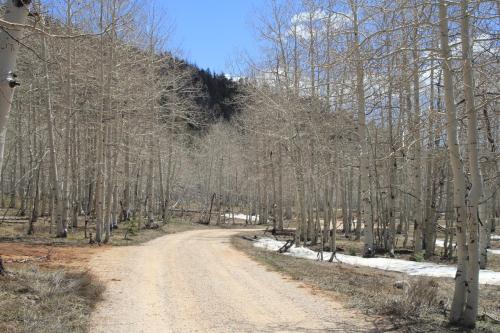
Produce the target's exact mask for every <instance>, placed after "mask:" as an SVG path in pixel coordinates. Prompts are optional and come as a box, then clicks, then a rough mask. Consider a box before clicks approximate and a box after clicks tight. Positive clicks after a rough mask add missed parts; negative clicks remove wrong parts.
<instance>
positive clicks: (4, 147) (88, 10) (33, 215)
mask: <svg viewBox="0 0 500 333" xmlns="http://www.w3.org/2000/svg"><path fill="white" fill-rule="evenodd" d="M265 3H266V4H265V6H264V8H261V9H260V10H259V15H257V16H256V17H255V18H254V19H255V21H256V22H255V24H254V25H255V29H256V34H257V35H258V38H259V45H260V48H261V51H260V57H259V58H258V59H248V60H246V62H247V63H246V64H245V67H244V68H245V70H244V72H243V73H238V77H237V78H235V77H236V76H234V77H231V76H230V75H225V74H224V73H213V72H211V70H210V69H200V68H198V67H197V65H195V64H190V63H189V61H187V60H184V59H183V58H182V56H181V55H179V54H176V52H175V51H174V50H169V49H168V47H167V45H168V43H167V39H168V36H165V34H164V31H163V30H162V29H160V25H161V23H162V22H161V18H160V17H159V16H156V15H153V14H152V13H149V12H148V11H147V10H145V9H142V8H141V5H140V3H139V2H136V1H132V0H130V1H129V0H123V1H118V0H99V1H74V0H54V1H29V0H7V1H4V4H3V5H2V7H0V8H1V9H0V14H1V16H2V19H1V20H0V29H1V30H0V73H1V75H2V77H1V81H0V170H1V171H0V172H1V177H0V207H1V208H0V213H2V215H3V218H2V219H1V221H0V242H3V241H7V240H9V239H10V240H12V239H14V238H15V237H17V236H15V235H18V234H19V235H22V236H19V237H21V238H22V239H23V240H28V241H29V240H30V239H34V238H36V237H42V235H43V237H47V239H50V240H60V239H66V238H70V239H73V238H74V239H79V241H83V242H84V244H87V243H89V242H90V243H92V244H94V245H95V244H99V245H100V244H102V245H105V244H111V243H112V241H113V237H118V236H115V234H116V233H117V231H116V230H117V229H118V230H120V229H123V230H128V232H130V233H131V234H133V233H135V232H142V230H154V229H159V228H160V229H161V228H162V227H163V226H166V225H169V224H172V223H174V222H175V221H177V220H178V219H182V218H184V217H185V216H190V218H191V221H192V222H193V223H194V224H200V225H208V226H211V227H220V226H228V227H230V225H235V226H239V227H240V228H249V227H251V228H263V229H265V230H266V232H267V235H268V237H271V240H272V239H274V240H275V241H281V240H283V242H286V243H283V244H280V246H278V247H277V248H276V249H274V250H279V251H280V252H287V251H288V252H290V251H291V250H292V249H302V248H303V249H306V250H312V251H314V252H313V257H314V256H317V257H318V258H320V257H321V260H323V259H324V261H330V262H331V261H334V260H335V258H336V257H337V256H338V257H339V258H340V255H342V254H347V253H348V252H352V253H350V254H351V255H352V256H357V257H359V258H360V259H361V258H363V259H368V260H372V259H373V260H374V259H375V257H377V258H386V259H387V260H389V261H390V260H397V259H401V260H407V261H411V262H415V263H418V262H424V263H437V264H440V265H449V266H450V267H451V266H453V272H454V274H453V275H454V277H453V278H454V280H453V282H452V283H453V291H452V292H451V293H450V294H449V295H448V296H449V305H448V308H445V309H444V312H445V315H446V321H448V322H449V323H451V324H453V325H456V326H461V327H468V328H473V327H474V326H476V324H477V321H478V320H479V319H478V318H480V317H481V313H483V312H484V311H483V310H482V309H481V306H480V302H481V297H483V295H484V294H485V293H482V292H481V290H482V288H483V284H482V282H481V278H480V277H482V275H481V274H483V272H486V274H490V273H493V275H491V276H493V278H492V280H491V281H493V282H491V283H489V284H491V285H495V288H496V289H495V293H494V294H493V295H499V290H498V285H499V284H500V276H499V275H495V274H499V273H496V272H497V271H500V260H499V258H500V251H499V250H498V248H500V237H499V236H498V235H500V232H498V228H499V227H500V226H499V223H500V222H499V221H500V193H499V189H500V149H499V142H500V107H499V105H500V104H499V96H500V86H499V81H500V77H499V54H500V53H499V50H500V40H499V27H500V4H499V2H498V1H488V0H449V1H448V0H425V1H420V0H397V1H386V0H381V1H370V0H342V1H333V0H269V1H266V2H265ZM214 42H215V41H214ZM16 221H17V222H18V223H17V222H16ZM15 222H16V223H17V224H15V225H16V228H15V229H13V230H14V231H12V230H11V229H5V228H6V227H5V226H6V225H9V223H11V224H12V223H15ZM266 228H267V229H266ZM2 229H3V230H2ZM132 229H134V230H132ZM83 232H84V234H83ZM120 235H121V234H120ZM30 237H31V238H30ZM120 237H121V236H120ZM125 237H127V234H125ZM247 238H248V237H247ZM256 245H257V244H256ZM272 246H275V245H272ZM272 246H271V247H272ZM282 246H283V247H282ZM348 249H351V250H348ZM200 250H201V251H203V249H200ZM325 253H326V254H325ZM292 254H293V252H292ZM3 255H4V254H3V253H2V252H1V251H0V256H3ZM372 262H373V261H372ZM1 263H2V262H1V260H0V272H1V271H2V270H3V269H4V268H3V265H2V264H1ZM331 274H335V271H332V273H331ZM419 288H426V287H425V286H420V287H419ZM493 297H495V296H493ZM497 301H498V299H497ZM486 312H487V313H490V314H491V313H493V317H494V316H495V315H497V316H498V315H500V311H499V308H498V303H497V304H496V307H494V308H492V309H487V311H486ZM497 318H498V319H497V320H496V323H497V324H498V320H500V317H497ZM497 328H498V326H497ZM151 331H154V329H151ZM181 331H182V330H181ZM214 331H217V330H214ZM221 331H223V330H221ZM228 331H231V330H228ZM256 331H258V330H256Z"/></svg>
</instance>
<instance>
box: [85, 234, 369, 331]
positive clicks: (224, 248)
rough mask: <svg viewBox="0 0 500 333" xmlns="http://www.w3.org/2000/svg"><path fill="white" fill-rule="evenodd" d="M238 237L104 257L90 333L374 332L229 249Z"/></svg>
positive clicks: (177, 242)
mask: <svg viewBox="0 0 500 333" xmlns="http://www.w3.org/2000/svg"><path fill="white" fill-rule="evenodd" d="M236 232H238V231H237V230H218V229H215V230H196V231H189V232H184V233H179V234H174V235H168V236H165V237H162V238H158V239H156V240H153V241H151V242H148V243H146V244H144V245H142V246H131V247H116V248H111V249H108V250H105V251H103V252H102V253H100V254H98V255H97V256H95V257H94V258H93V259H92V260H91V262H90V265H91V268H92V271H93V272H94V273H95V274H96V275H97V276H98V277H100V278H101V279H102V280H103V281H104V282H105V283H106V287H107V289H106V292H105V295H104V297H105V299H104V301H103V302H101V303H99V305H98V307H97V309H96V311H95V312H94V314H93V316H92V325H93V327H91V332H106V333H112V332H127V333H133V332H148V333H153V332H376V331H377V330H376V329H375V328H374V323H372V322H371V321H370V319H368V318H366V317H364V316H362V315H360V314H359V313H355V312H354V311H352V310H350V309H345V308H344V307H343V306H342V305H341V304H339V303H336V302H334V301H332V300H331V299H330V298H327V297H324V296H318V295H313V294H312V293H311V290H310V289H309V288H305V287H304V286H303V285H302V284H301V283H297V282H292V281H290V280H289V279H285V278H284V277H283V276H282V275H281V274H279V273H276V272H270V271H267V270H266V269H265V268H264V267H263V266H261V265H259V264H258V263H256V262H254V261H252V260H251V259H249V258H248V257H247V256H246V255H245V254H243V253H241V252H239V251H237V250H235V249H234V248H232V246H231V244H230V237H231V236H232V235H233V234H235V233H236Z"/></svg>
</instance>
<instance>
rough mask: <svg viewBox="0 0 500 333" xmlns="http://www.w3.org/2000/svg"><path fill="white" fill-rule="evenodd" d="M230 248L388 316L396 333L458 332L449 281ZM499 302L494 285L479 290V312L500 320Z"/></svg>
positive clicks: (489, 326) (486, 328)
mask: <svg viewBox="0 0 500 333" xmlns="http://www.w3.org/2000/svg"><path fill="white" fill-rule="evenodd" d="M253 235H254V234H249V235H247V236H253ZM233 244H234V246H235V247H236V248H238V249H240V250H242V251H244V252H246V253H247V254H249V255H250V256H251V257H253V258H254V259H255V260H257V261H259V262H261V263H263V264H265V265H266V266H268V267H269V268H271V269H274V270H277V271H280V272H283V273H285V274H287V275H289V276H290V277H291V278H293V279H296V280H300V281H303V282H305V283H306V284H308V285H310V286H312V287H313V288H317V289H320V290H323V291H326V292H329V293H330V292H333V296H334V297H335V298H337V299H339V298H340V299H341V300H342V301H343V302H344V303H345V304H347V305H348V306H353V307H356V308H359V309H361V310H363V311H364V312H366V313H368V314H377V315H384V316H387V317H388V320H390V321H391V322H392V323H393V325H394V326H395V329H396V330H397V331H401V332H436V333H437V332H461V331H460V329H458V328H453V327H448V326H447V323H446V317H445V313H444V308H446V307H449V305H448V304H449V303H450V297H451V296H450V295H452V291H453V280H452V279H431V278H414V277H408V276H406V275H404V274H401V273H396V272H386V271H381V270H376V269H370V268H365V267H355V266H349V265H345V264H339V263H333V264H332V263H325V262H316V261H311V260H305V259H299V258H294V257H291V256H284V255H280V254H277V253H274V252H270V251H265V250H262V249H258V248H255V247H254V246H253V245H252V243H251V242H249V241H247V240H243V239H242V238H241V237H234V238H233ZM396 281H405V282H406V283H405V284H407V286H406V287H405V288H403V289H397V288H395V287H394V285H395V282H396ZM408 286H409V287H408ZM429 286H431V288H429ZM499 299H500V288H499V287H498V286H481V304H480V308H481V312H483V311H485V310H486V311H487V312H488V314H490V315H492V316H494V317H496V318H498V317H500V305H499V303H498V300H499ZM493 325H494V324H493V323H491V322H490V321H487V320H484V321H479V322H478V328H477V329H476V330H475V332H498V331H499V330H500V326H498V325H496V326H493Z"/></svg>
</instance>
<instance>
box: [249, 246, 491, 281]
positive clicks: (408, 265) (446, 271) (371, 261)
mask: <svg viewBox="0 0 500 333" xmlns="http://www.w3.org/2000/svg"><path fill="white" fill-rule="evenodd" d="M284 244H285V242H282V241H277V240H274V239H271V238H260V239H259V240H258V241H256V242H254V246H256V247H259V248H263V249H266V250H269V251H278V250H279V249H280V248H281V247H282V246H283V245H284ZM285 254H286V255H291V256H294V257H298V258H304V259H309V260H318V259H319V254H318V252H315V251H313V250H310V249H308V248H305V247H296V246H295V245H294V246H292V248H290V250H289V252H287V253H285ZM330 256H331V252H323V258H324V259H329V258H330ZM336 258H337V261H339V262H341V263H344V264H348V265H354V266H366V267H372V268H377V269H382V270H386V271H395V272H401V273H406V274H408V275H423V276H435V277H450V278H454V277H455V272H456V270H457V268H456V267H455V266H450V265H439V264H435V263H428V262H415V261H408V260H401V259H391V258H362V257H357V256H350V255H345V254H340V253H337V254H336ZM479 283H481V284H494V285H500V272H494V271H490V270H482V271H480V272H479Z"/></svg>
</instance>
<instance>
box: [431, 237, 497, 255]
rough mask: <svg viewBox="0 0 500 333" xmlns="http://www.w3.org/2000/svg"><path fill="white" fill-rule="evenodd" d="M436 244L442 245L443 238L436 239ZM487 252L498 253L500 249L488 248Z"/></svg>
mask: <svg viewBox="0 0 500 333" xmlns="http://www.w3.org/2000/svg"><path fill="white" fill-rule="evenodd" d="M491 239H494V238H493V235H492V236H491ZM456 245H457V244H456V243H455V244H454V246H456ZM436 246H438V247H444V239H436ZM488 252H489V253H492V254H500V249H488Z"/></svg>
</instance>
